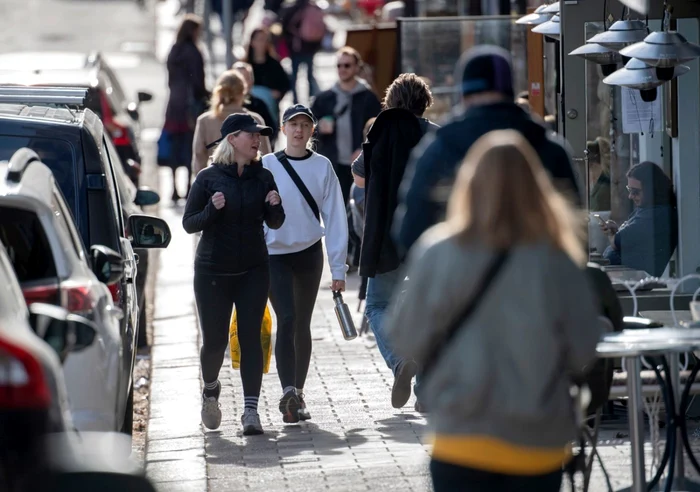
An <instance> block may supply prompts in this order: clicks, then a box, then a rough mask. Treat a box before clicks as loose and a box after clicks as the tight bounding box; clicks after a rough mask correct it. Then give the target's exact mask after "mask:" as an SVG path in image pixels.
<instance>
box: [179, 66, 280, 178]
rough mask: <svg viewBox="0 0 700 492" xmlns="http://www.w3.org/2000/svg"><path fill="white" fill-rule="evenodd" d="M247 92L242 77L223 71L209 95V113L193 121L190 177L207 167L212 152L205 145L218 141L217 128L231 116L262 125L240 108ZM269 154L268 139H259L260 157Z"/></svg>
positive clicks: (249, 112)
mask: <svg viewBox="0 0 700 492" xmlns="http://www.w3.org/2000/svg"><path fill="white" fill-rule="evenodd" d="M247 93H248V88H247V86H246V82H245V80H244V79H243V76H242V75H241V74H240V73H238V70H227V71H225V72H224V73H222V74H221V75H220V76H219V78H218V80H217V81H216V86H215V87H214V90H213V91H212V95H211V102H210V106H209V111H207V112H206V113H203V114H202V115H201V116H200V117H199V118H197V125H196V126H195V129H194V141H193V144H192V175H193V176H197V173H198V172H199V171H201V170H202V169H204V168H205V167H207V166H208V165H209V158H210V157H211V155H212V153H213V152H214V149H213V148H207V145H208V144H209V142H211V141H213V140H215V139H217V138H218V137H219V132H220V131H221V124H222V123H223V122H224V120H225V119H226V118H227V117H228V116H229V115H231V114H233V113H247V114H249V115H250V116H252V117H253V119H255V121H257V123H258V124H259V125H265V121H264V120H263V118H262V116H260V115H259V114H257V113H254V112H252V111H248V110H247V109H245V108H244V107H243V104H244V102H245V97H246V94H247ZM270 152H272V148H271V146H270V137H267V136H265V135H262V136H261V137H260V153H261V154H262V155H265V154H269V153H270Z"/></svg>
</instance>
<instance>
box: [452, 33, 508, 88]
mask: <svg viewBox="0 0 700 492" xmlns="http://www.w3.org/2000/svg"><path fill="white" fill-rule="evenodd" d="M457 66H458V67H459V68H458V72H457V77H455V78H456V79H457V80H460V79H461V86H460V92H461V94H462V96H468V95H470V94H478V93H480V92H500V93H501V94H504V95H506V96H509V97H512V98H515V91H514V90H513V69H512V65H511V57H510V53H508V52H507V51H506V50H504V49H503V48H501V47H500V46H492V45H480V46H475V47H474V48H472V49H470V50H469V51H466V52H465V53H464V54H462V56H461V58H460V61H459V64H458V65H457Z"/></svg>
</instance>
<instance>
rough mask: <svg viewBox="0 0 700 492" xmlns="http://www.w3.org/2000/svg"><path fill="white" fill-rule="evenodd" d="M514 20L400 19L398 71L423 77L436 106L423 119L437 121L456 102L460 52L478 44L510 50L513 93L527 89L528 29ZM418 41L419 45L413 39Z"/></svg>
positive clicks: (478, 18) (469, 18)
mask: <svg viewBox="0 0 700 492" xmlns="http://www.w3.org/2000/svg"><path fill="white" fill-rule="evenodd" d="M515 19H516V17H513V18H511V17H508V16H496V17H483V16H482V17H451V18H436V19H431V18H423V19H421V18H418V19H402V20H401V21H400V22H399V24H398V26H399V36H400V46H401V53H400V57H401V58H400V69H401V72H413V73H416V74H418V75H421V76H423V77H426V78H427V79H428V80H429V82H430V86H431V90H432V92H433V97H434V98H435V104H434V105H433V107H432V108H430V110H429V111H428V112H427V113H426V118H430V119H432V120H433V121H440V120H441V119H443V118H444V117H446V116H449V115H450V113H451V111H452V110H453V108H454V107H455V106H457V104H458V102H459V97H458V94H457V93H456V92H455V89H454V87H455V80H454V77H455V67H456V65H457V61H458V60H459V57H460V56H461V55H462V53H463V52H465V51H467V50H468V49H469V48H471V47H473V46H476V45H479V44H493V45H498V46H502V47H503V48H505V49H507V50H509V51H510V52H511V54H512V57H513V76H514V79H515V90H516V92H519V91H523V90H527V29H526V27H525V26H519V25H517V24H515V22H514V21H515ZM416 39H420V43H417V42H416V41H415V40H416Z"/></svg>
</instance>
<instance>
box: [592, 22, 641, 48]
mask: <svg viewBox="0 0 700 492" xmlns="http://www.w3.org/2000/svg"><path fill="white" fill-rule="evenodd" d="M648 33H649V31H647V26H646V24H644V22H642V21H640V20H622V21H617V22H615V23H613V25H612V26H610V27H609V28H608V30H607V31H605V32H601V33H600V34H596V35H595V36H593V37H592V38H591V39H589V40H588V41H586V42H587V43H595V44H599V45H601V46H604V47H606V48H609V49H611V50H615V51H619V50H621V49H622V48H624V47H626V46H629V45H631V44H634V43H638V42H640V41H643V40H644V38H645V37H646V35H647V34H648Z"/></svg>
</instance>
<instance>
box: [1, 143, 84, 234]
mask: <svg viewBox="0 0 700 492" xmlns="http://www.w3.org/2000/svg"><path fill="white" fill-rule="evenodd" d="M22 147H29V148H30V149H32V150H33V151H34V152H36V153H37V154H38V155H39V158H40V159H41V162H43V163H44V164H46V165H47V166H48V167H49V169H51V172H53V175H54V177H55V178H56V182H57V183H58V186H59V187H60V188H61V191H62V192H63V195H64V196H65V197H66V203H68V206H69V207H70V209H71V211H72V212H73V215H74V216H75V217H76V223H77V225H78V227H79V228H80V217H79V216H78V214H77V213H76V209H77V207H76V204H77V202H78V196H77V189H76V181H77V173H76V167H77V166H76V165H75V152H74V149H73V146H72V145H71V144H70V143H68V142H67V141H65V140H61V139H58V138H45V137H16V136H7V135H2V136H0V161H9V160H10V158H11V157H12V154H14V153H15V152H16V151H17V150H18V149H21V148H22Z"/></svg>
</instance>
